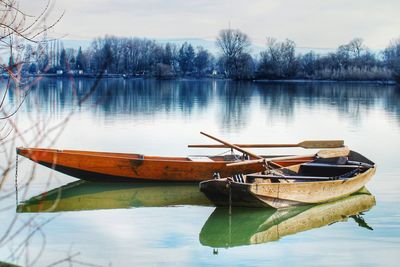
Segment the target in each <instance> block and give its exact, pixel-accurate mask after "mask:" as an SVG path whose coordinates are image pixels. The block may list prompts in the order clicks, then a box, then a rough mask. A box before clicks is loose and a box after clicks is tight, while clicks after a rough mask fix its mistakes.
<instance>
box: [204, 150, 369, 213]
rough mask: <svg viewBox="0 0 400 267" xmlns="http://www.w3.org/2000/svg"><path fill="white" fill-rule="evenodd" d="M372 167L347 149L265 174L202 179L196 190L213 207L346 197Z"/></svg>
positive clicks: (276, 204)
mask: <svg viewBox="0 0 400 267" xmlns="http://www.w3.org/2000/svg"><path fill="white" fill-rule="evenodd" d="M375 170H376V167H375V164H374V163H373V162H372V161H370V160H369V159H367V158H365V157H364V156H362V155H360V154H358V153H356V152H354V151H350V150H349V151H348V153H347V154H345V155H343V156H340V157H331V158H319V157H316V158H315V160H313V161H312V162H307V163H302V164H298V165H294V166H289V167H284V168H281V169H277V170H271V171H270V172H267V173H265V172H264V173H254V174H248V175H241V174H237V175H235V176H233V177H230V178H224V179H214V180H209V181H204V182H201V183H200V190H201V191H202V192H203V193H204V194H205V195H206V196H207V197H208V198H209V199H210V200H211V201H213V202H214V203H215V204H216V205H217V206H242V207H273V208H277V209H278V208H285V207H289V206H294V205H304V204H317V203H324V202H329V201H334V200H337V199H340V198H343V197H346V196H349V195H350V194H352V193H354V192H356V191H358V190H360V189H361V188H362V187H364V185H365V184H366V183H367V182H368V181H369V180H370V179H371V177H372V175H373V174H374V173H375Z"/></svg>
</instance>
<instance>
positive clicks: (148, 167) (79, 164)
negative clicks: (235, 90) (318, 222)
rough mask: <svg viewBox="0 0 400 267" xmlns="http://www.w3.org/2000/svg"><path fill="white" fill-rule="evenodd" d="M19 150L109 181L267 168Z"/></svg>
mask: <svg viewBox="0 0 400 267" xmlns="http://www.w3.org/2000/svg"><path fill="white" fill-rule="evenodd" d="M17 153H18V154H19V155H22V156H24V157H26V158H29V159H31V160H32V161H34V162H37V163H39V164H41V165H44V166H46V167H49V168H52V169H54V170H56V171H59V172H62V173H65V174H68V175H71V176H74V177H77V178H79V179H82V180H88V181H96V182H104V181H106V182H109V181H113V182H115V181H133V180H153V181H179V182H181V181H185V182H199V181H204V180H208V179H212V178H213V175H214V173H216V172H217V173H219V175H220V177H228V176H232V175H234V174H236V173H243V174H246V173H253V172H259V171H262V170H263V169H264V167H263V165H262V163H256V164H251V165H243V166H232V167H227V166H226V164H227V163H231V162H233V161H229V160H224V157H210V158H212V159H213V160H209V161H192V160H190V158H185V157H153V156H143V155H140V154H123V153H109V152H90V151H74V150H55V149H41V148H17ZM310 160H312V158H310V157H305V158H304V159H297V160H295V161H290V160H287V161H282V162H278V163H280V164H281V165H282V166H285V165H290V164H296V163H298V162H302V161H303V162H304V161H310Z"/></svg>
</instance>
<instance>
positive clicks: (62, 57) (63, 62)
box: [60, 48, 67, 70]
mask: <svg viewBox="0 0 400 267" xmlns="http://www.w3.org/2000/svg"><path fill="white" fill-rule="evenodd" d="M66 67H67V53H66V52H65V49H64V48H63V49H62V50H61V53H60V69H62V70H65V69H66Z"/></svg>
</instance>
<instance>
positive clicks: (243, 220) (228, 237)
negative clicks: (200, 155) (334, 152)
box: [199, 188, 375, 248]
mask: <svg viewBox="0 0 400 267" xmlns="http://www.w3.org/2000/svg"><path fill="white" fill-rule="evenodd" d="M374 205H375V197H374V196H373V195H371V193H369V192H368V190H366V189H365V188H363V189H361V190H360V191H358V192H357V193H354V194H352V195H350V196H348V197H346V198H343V199H340V200H337V201H334V202H329V203H324V204H319V205H307V206H296V207H293V208H288V209H283V210H275V209H270V208H268V209H254V208H234V209H232V214H231V215H229V209H228V208H216V209H215V210H214V212H213V213H212V214H211V215H210V217H209V218H208V220H207V221H206V223H205V224H204V226H203V228H202V229H201V232H200V236H199V238H200V243H201V244H202V245H204V246H210V247H213V248H221V247H224V248H227V247H235V246H243V245H253V244H260V243H266V242H270V241H275V240H279V239H280V238H282V237H283V236H287V235H292V234H296V233H298V232H302V231H306V230H310V229H313V228H318V227H322V226H325V225H329V224H332V223H334V222H338V221H343V220H345V219H347V218H352V219H354V220H355V221H356V222H357V223H358V225H359V226H361V227H365V228H367V229H370V230H372V228H371V227H369V226H368V224H367V223H366V222H365V221H364V219H363V218H362V217H361V213H362V212H363V211H367V210H369V209H371V208H372V207H373V206H374Z"/></svg>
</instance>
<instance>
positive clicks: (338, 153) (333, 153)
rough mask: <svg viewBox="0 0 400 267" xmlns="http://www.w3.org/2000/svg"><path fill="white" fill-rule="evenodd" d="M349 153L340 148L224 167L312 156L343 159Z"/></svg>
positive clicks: (229, 164)
mask: <svg viewBox="0 0 400 267" xmlns="http://www.w3.org/2000/svg"><path fill="white" fill-rule="evenodd" d="M349 153H350V150H349V149H348V148H347V147H342V148H338V149H329V150H320V151H318V153H316V154H311V155H299V156H287V157H276V158H268V159H265V158H262V159H254V160H246V161H241V162H234V163H228V164H226V166H228V167H231V166H240V165H251V164H256V163H261V162H270V161H279V160H291V159H300V158H306V157H314V156H318V157H320V158H335V157H345V156H348V155H349Z"/></svg>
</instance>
